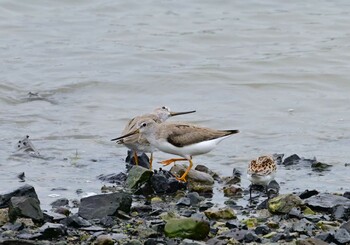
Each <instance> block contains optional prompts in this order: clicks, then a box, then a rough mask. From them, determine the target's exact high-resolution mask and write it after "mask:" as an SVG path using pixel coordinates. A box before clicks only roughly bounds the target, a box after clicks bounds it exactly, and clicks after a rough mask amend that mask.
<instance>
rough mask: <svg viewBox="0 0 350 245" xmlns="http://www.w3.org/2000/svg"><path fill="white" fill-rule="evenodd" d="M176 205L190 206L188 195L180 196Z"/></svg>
mask: <svg viewBox="0 0 350 245" xmlns="http://www.w3.org/2000/svg"><path fill="white" fill-rule="evenodd" d="M176 205H177V206H191V199H189V198H188V197H182V198H180V200H179V201H178V202H177V203H176Z"/></svg>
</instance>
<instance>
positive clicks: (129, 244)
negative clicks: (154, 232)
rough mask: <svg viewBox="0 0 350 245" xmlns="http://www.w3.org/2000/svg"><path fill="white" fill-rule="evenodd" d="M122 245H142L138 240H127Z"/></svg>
mask: <svg viewBox="0 0 350 245" xmlns="http://www.w3.org/2000/svg"><path fill="white" fill-rule="evenodd" d="M123 245H142V243H141V242H140V241H139V240H129V241H127V242H126V243H124V244H123Z"/></svg>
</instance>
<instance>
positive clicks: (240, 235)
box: [218, 228, 248, 242]
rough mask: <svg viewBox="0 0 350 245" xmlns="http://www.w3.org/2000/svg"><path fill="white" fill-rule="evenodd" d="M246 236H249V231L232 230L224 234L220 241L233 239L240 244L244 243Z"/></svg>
mask: <svg viewBox="0 0 350 245" xmlns="http://www.w3.org/2000/svg"><path fill="white" fill-rule="evenodd" d="M246 234H248V230H242V229H239V228H234V229H231V230H229V231H226V232H223V233H222V234H221V235H220V236H219V237H218V238H219V239H225V238H228V239H230V238H233V239H235V240H237V241H238V242H243V241H244V238H245V236H246Z"/></svg>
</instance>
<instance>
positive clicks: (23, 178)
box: [17, 172, 26, 182]
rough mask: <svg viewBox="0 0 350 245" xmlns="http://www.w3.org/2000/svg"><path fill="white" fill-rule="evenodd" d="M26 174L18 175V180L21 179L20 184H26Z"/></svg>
mask: <svg viewBox="0 0 350 245" xmlns="http://www.w3.org/2000/svg"><path fill="white" fill-rule="evenodd" d="M25 177H26V176H25V173H24V172H21V173H19V174H18V175H17V178H19V182H25Z"/></svg>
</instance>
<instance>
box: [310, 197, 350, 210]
mask: <svg viewBox="0 0 350 245" xmlns="http://www.w3.org/2000/svg"><path fill="white" fill-rule="evenodd" d="M305 204H306V205H308V206H309V207H310V208H311V209H312V210H315V211H322V212H332V209H333V208H334V207H335V206H337V205H344V206H350V200H349V199H347V198H345V197H342V196H337V195H333V194H329V193H321V194H318V195H317V196H312V197H310V198H307V199H305Z"/></svg>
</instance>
